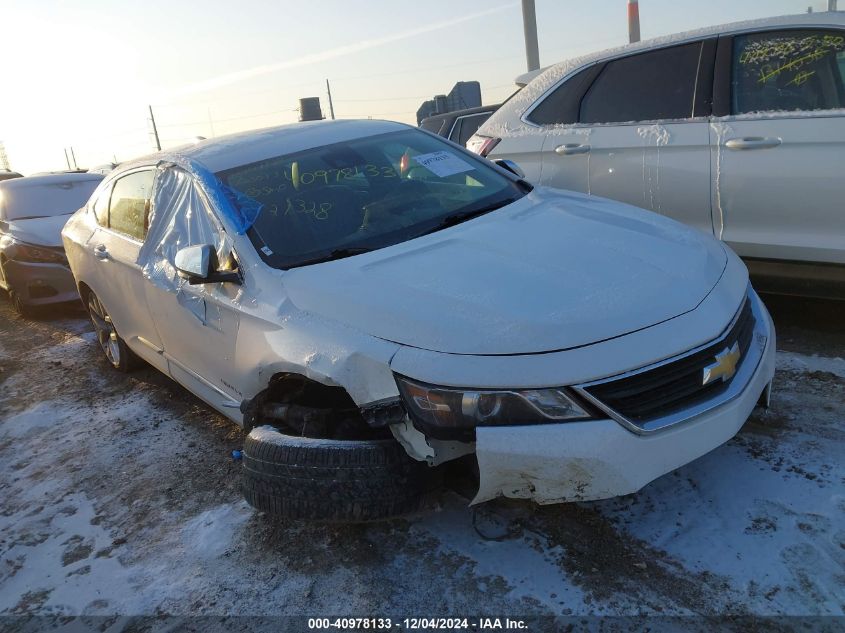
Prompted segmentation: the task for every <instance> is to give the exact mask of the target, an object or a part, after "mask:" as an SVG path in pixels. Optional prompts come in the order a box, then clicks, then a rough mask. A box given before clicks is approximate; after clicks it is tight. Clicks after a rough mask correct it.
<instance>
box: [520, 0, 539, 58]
mask: <svg viewBox="0 0 845 633" xmlns="http://www.w3.org/2000/svg"><path fill="white" fill-rule="evenodd" d="M522 31H523V33H524V34H525V60H526V61H527V63H528V71H529V72H531V71H532V70H537V69H538V68H540V48H539V45H538V44H537V11H536V10H535V8H534V0H522Z"/></svg>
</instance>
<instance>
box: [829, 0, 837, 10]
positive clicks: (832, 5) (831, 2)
mask: <svg viewBox="0 0 845 633" xmlns="http://www.w3.org/2000/svg"><path fill="white" fill-rule="evenodd" d="M827 10H828V11H836V0H827Z"/></svg>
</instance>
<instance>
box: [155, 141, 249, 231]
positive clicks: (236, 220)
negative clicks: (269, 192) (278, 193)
mask: <svg viewBox="0 0 845 633" xmlns="http://www.w3.org/2000/svg"><path fill="white" fill-rule="evenodd" d="M168 162H172V163H173V164H175V165H177V166H179V167H181V168H182V169H185V170H186V171H188V172H190V173H192V174H193V175H194V177H195V178H196V179H197V181H198V182H199V184H200V186H202V188H203V190H205V192H206V194H207V195H208V197H209V198H211V202H212V204H213V205H214V206H215V207H216V208H217V210H218V211H219V213H220V214H221V215H222V216H223V219H224V220H228V222H229V224H230V225H231V226H232V228H234V229H235V231H236V232H237V233H238V235H243V234H244V233H246V232H247V231H248V230H249V228H250V227H251V226H252V225H253V224H255V221H256V220H257V219H258V216H259V215H260V214H261V210H262V209H263V208H264V205H263V204H261V203H260V202H258V201H257V200H254V199H253V198H250V197H249V196H247V195H246V194H244V193H241V192H240V191H237V190H235V189H232V188H231V187H227V186H226V185H224V184H223V183H222V182H220V179H219V178H217V176H215V175H214V174H213V173H212V172H210V171H209V170H208V169H207V168H206V167H205V166H204V165H203V164H202V163H200V162H198V161H195V160H193V159H191V158H186V157H185V156H179V155H176V156H168Z"/></svg>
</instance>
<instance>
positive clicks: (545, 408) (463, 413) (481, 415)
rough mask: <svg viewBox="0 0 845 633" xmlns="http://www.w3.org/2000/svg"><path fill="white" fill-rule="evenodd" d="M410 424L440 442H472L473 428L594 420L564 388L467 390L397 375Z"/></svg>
mask: <svg viewBox="0 0 845 633" xmlns="http://www.w3.org/2000/svg"><path fill="white" fill-rule="evenodd" d="M396 383H397V384H398V386H399V392H400V393H401V394H402V400H403V401H404V403H405V408H406V409H407V410H408V413H409V415H410V416H411V419H412V420H413V421H414V422H415V423H416V424H417V426H419V427H421V430H423V431H424V432H425V433H426V434H428V435H430V436H431V437H434V438H439V439H458V438H460V439H471V438H472V436H473V435H474V430H475V427H477V426H512V425H518V424H548V423H552V422H572V421H575V420H588V419H590V418H591V417H592V416H591V415H590V413H589V412H588V411H587V410H586V409H585V408H584V406H582V405H581V404H579V403H578V401H577V400H576V399H575V398H574V397H573V396H572V395H570V394H569V392H568V391H567V390H566V389H565V388H562V387H558V388H552V389H519V390H516V389H514V390H510V389H509V390H471V389H453V388H448V387H435V386H432V385H426V384H424V383H419V382H415V381H412V380H409V379H408V378H405V377H403V376H396Z"/></svg>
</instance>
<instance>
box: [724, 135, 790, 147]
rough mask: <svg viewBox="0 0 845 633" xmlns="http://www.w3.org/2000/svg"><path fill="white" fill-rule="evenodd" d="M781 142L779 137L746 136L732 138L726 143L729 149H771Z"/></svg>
mask: <svg viewBox="0 0 845 633" xmlns="http://www.w3.org/2000/svg"><path fill="white" fill-rule="evenodd" d="M780 144H781V140H780V139H779V138H773V137H768V138H765V137H762V136H746V137H744V138H732V139H729V140H728V142H727V143H725V147H727V148H728V149H771V148H772V147H777V146H778V145H780Z"/></svg>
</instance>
